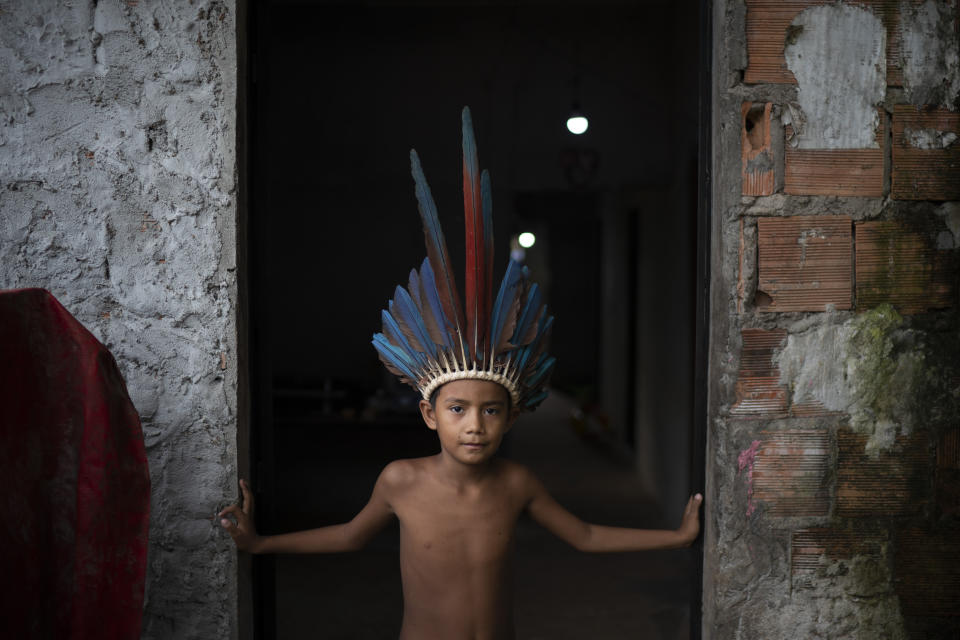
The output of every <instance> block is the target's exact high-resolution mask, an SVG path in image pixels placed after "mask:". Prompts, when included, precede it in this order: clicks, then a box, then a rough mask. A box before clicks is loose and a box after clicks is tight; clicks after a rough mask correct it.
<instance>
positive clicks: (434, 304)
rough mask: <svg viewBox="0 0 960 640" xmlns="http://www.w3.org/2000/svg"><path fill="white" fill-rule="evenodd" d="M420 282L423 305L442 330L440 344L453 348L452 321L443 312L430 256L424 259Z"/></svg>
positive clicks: (439, 329)
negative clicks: (451, 336)
mask: <svg viewBox="0 0 960 640" xmlns="http://www.w3.org/2000/svg"><path fill="white" fill-rule="evenodd" d="M420 283H421V285H422V289H421V291H422V294H423V295H422V296H421V301H420V303H421V307H422V308H424V309H429V313H431V314H433V318H434V320H436V323H437V330H438V331H439V332H440V336H438V337H440V338H442V341H441V342H439V344H443V345H445V346H446V347H447V348H448V349H453V340H452V339H451V338H450V330H451V325H452V322H451V321H450V318H448V317H447V315H446V314H445V313H444V312H443V305H442V304H440V294H438V293H437V281H436V279H435V278H434V276H433V268H432V267H431V266H430V258H424V259H423V265H421V267H420Z"/></svg>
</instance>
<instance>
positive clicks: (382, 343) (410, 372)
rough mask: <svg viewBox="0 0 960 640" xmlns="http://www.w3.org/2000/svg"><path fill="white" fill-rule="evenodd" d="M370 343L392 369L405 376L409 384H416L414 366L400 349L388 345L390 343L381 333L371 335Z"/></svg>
mask: <svg viewBox="0 0 960 640" xmlns="http://www.w3.org/2000/svg"><path fill="white" fill-rule="evenodd" d="M371 342H372V344H373V347H374V349H376V350H377V352H379V353H380V355H381V356H383V358H384V360H386V361H387V362H389V363H390V364H391V365H393V367H394V368H396V369H397V370H398V371H400V373H402V374H403V375H405V376H406V377H407V378H408V379H409V380H410V381H411V382H413V383H416V382H417V374H416V373H415V372H414V370H415V369H416V365H414V364H413V363H412V362H411V361H410V359H409V357H408V356H407V354H405V353H404V352H403V350H402V349H400V348H399V347H394V346H393V345H392V344H390V341H389V340H387V337H386V336H385V335H383V334H382V333H375V334H373V340H372V341H371Z"/></svg>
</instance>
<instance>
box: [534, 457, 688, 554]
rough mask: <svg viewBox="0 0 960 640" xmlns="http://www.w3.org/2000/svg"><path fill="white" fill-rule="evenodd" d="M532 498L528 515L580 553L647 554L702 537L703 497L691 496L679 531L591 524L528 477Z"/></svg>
mask: <svg viewBox="0 0 960 640" xmlns="http://www.w3.org/2000/svg"><path fill="white" fill-rule="evenodd" d="M528 482H529V483H530V484H529V490H530V491H531V494H532V497H531V499H530V501H529V503H528V504H527V512H528V513H529V514H530V516H531V517H532V518H533V519H534V520H535V521H536V522H538V523H539V524H540V525H541V526H543V527H544V528H546V529H547V530H548V531H550V532H551V533H553V534H554V535H556V536H557V537H558V538H560V539H561V540H564V541H565V542H567V543H569V544H570V545H572V546H573V547H574V548H576V549H578V550H580V551H592V552H602V551H646V550H651V549H678V548H680V547H688V546H690V544H691V543H693V541H694V540H695V539H696V537H697V534H699V533H700V504H701V503H702V502H703V496H701V495H700V494H699V493H698V494H697V495H695V496H691V497H690V500H688V501H687V506H686V508H685V509H684V511H683V519H682V521H681V522H680V527H679V528H677V529H630V528H626V527H606V526H602V525H596V524H590V523H588V522H584V521H583V520H581V519H580V518H578V517H576V516H575V515H573V514H572V513H570V512H569V511H567V510H566V509H565V508H563V507H562V506H561V505H560V504H559V503H558V502H557V501H556V500H554V499H553V496H551V495H550V494H549V493H548V492H547V490H546V488H544V486H543V484H541V483H540V481H539V480H537V478H536V477H534V476H533V474H529V479H528Z"/></svg>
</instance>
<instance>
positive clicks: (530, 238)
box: [517, 231, 537, 249]
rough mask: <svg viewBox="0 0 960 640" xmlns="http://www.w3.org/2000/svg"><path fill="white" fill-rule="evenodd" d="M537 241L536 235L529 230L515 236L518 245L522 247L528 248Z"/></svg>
mask: <svg viewBox="0 0 960 640" xmlns="http://www.w3.org/2000/svg"><path fill="white" fill-rule="evenodd" d="M536 241H537V236H535V235H533V234H532V233H530V232H529V231H524V232H523V233H521V234H520V235H519V236H518V237H517V242H519V243H520V246H521V247H523V248H524V249H529V248H530V247H532V246H533V244H534V243H535V242H536Z"/></svg>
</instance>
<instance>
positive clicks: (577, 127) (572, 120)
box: [567, 115, 590, 136]
mask: <svg viewBox="0 0 960 640" xmlns="http://www.w3.org/2000/svg"><path fill="white" fill-rule="evenodd" d="M589 124H590V123H589V122H587V119H586V117H584V116H581V115H574V116H570V117H569V118H567V130H568V131H569V132H570V133H572V134H574V135H577V136H578V135H580V134H581V133H583V132H584V131H586V130H587V127H588V126H589Z"/></svg>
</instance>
